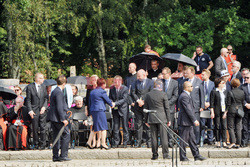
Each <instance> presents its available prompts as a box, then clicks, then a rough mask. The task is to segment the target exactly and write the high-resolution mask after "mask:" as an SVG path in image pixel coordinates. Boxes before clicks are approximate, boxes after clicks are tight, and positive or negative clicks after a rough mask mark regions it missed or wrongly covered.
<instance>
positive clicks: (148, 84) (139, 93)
mask: <svg viewBox="0 0 250 167" xmlns="http://www.w3.org/2000/svg"><path fill="white" fill-rule="evenodd" d="M153 88H154V81H152V80H151V79H148V78H147V79H146V80H145V84H144V89H141V88H140V81H139V80H136V82H134V85H133V86H132V92H131V96H132V99H133V101H134V102H136V101H137V100H138V99H140V98H141V99H142V100H144V99H145V96H146V94H147V93H148V92H150V91H151V90H152V89H153ZM138 109H140V110H142V107H139V106H138V105H137V103H136V105H135V110H138Z"/></svg>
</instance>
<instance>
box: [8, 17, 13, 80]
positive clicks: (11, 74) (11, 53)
mask: <svg viewBox="0 0 250 167" xmlns="http://www.w3.org/2000/svg"><path fill="white" fill-rule="evenodd" d="M7 19H8V20H7V33H8V49H9V69H8V78H14V75H13V73H14V71H13V64H14V63H13V44H12V42H13V41H12V22H11V21H10V19H9V18H7Z"/></svg>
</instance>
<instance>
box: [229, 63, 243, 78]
mask: <svg viewBox="0 0 250 167" xmlns="http://www.w3.org/2000/svg"><path fill="white" fill-rule="evenodd" d="M240 68H241V63H240V62H239V61H234V62H233V65H232V72H233V75H232V77H231V81H232V80H233V79H234V78H238V79H239V80H240V81H242V75H241V72H240Z"/></svg>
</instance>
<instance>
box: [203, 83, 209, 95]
mask: <svg viewBox="0 0 250 167" xmlns="http://www.w3.org/2000/svg"><path fill="white" fill-rule="evenodd" d="M204 84H205V90H206V92H205V93H206V95H208V88H207V82H204Z"/></svg>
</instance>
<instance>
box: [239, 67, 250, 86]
mask: <svg viewBox="0 0 250 167" xmlns="http://www.w3.org/2000/svg"><path fill="white" fill-rule="evenodd" d="M248 73H249V69H248V68H243V69H242V70H241V75H242V78H241V80H240V83H241V84H242V85H243V84H245V82H246V81H245V77H246V76H247V74H248Z"/></svg>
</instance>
